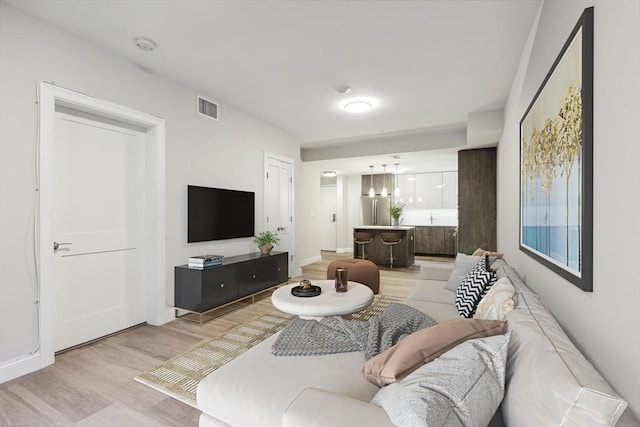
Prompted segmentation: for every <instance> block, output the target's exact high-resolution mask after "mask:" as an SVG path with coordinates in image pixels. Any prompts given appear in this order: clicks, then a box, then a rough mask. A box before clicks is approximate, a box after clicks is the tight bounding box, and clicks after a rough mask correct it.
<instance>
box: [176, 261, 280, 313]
mask: <svg viewBox="0 0 640 427" xmlns="http://www.w3.org/2000/svg"><path fill="white" fill-rule="evenodd" d="M288 257H289V253H288V252H272V253H271V255H267V256H261V255H260V253H258V252H256V253H251V254H244V255H238V256H232V257H225V259H224V261H223V263H222V265H217V266H214V267H208V268H205V269H203V270H199V269H196V268H189V267H188V266H187V265H186V264H185V265H179V266H176V267H175V284H174V289H175V308H176V309H181V310H186V311H189V312H191V313H195V314H197V315H199V316H198V317H199V323H200V324H202V323H203V315H204V314H206V313H207V312H209V311H211V310H215V309H216V308H220V307H222V306H225V305H227V304H230V303H232V302H235V301H238V300H241V299H244V298H247V297H253V296H254V295H255V294H257V293H259V292H262V291H265V290H267V289H269V288H272V287H274V286H276V285H279V284H281V283H285V282H286V281H287V279H288V278H289V272H288V266H289V263H288ZM176 312H177V310H176Z"/></svg>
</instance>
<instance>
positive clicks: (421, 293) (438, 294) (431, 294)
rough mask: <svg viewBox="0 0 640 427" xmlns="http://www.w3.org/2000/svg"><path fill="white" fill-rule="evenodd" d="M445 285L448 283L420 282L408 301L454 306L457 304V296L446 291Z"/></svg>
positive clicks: (414, 287) (435, 281) (410, 293)
mask: <svg viewBox="0 0 640 427" xmlns="http://www.w3.org/2000/svg"><path fill="white" fill-rule="evenodd" d="M445 284H446V282H442V281H437V280H419V281H418V283H416V284H415V285H414V286H413V289H411V292H409V295H407V299H408V300H420V301H432V302H440V303H443V304H451V305H453V304H455V294H452V293H451V292H449V291H447V290H445V289H444V285H445Z"/></svg>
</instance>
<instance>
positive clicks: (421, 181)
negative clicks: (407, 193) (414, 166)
mask: <svg viewBox="0 0 640 427" xmlns="http://www.w3.org/2000/svg"><path fill="white" fill-rule="evenodd" d="M415 177H416V180H415V181H414V184H415V203H414V205H415V208H416V209H427V186H428V183H427V174H426V173H417V174H416V175H415Z"/></svg>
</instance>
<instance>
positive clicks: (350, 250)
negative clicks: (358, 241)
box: [336, 247, 353, 254]
mask: <svg viewBox="0 0 640 427" xmlns="http://www.w3.org/2000/svg"><path fill="white" fill-rule="evenodd" d="M336 253H337V254H348V253H353V248H352V247H348V248H338V249H336Z"/></svg>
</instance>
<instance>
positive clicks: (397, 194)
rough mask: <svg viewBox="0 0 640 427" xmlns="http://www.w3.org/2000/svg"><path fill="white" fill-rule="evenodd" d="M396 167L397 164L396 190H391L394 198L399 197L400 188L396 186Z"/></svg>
mask: <svg viewBox="0 0 640 427" xmlns="http://www.w3.org/2000/svg"><path fill="white" fill-rule="evenodd" d="M398 165H399V163H396V188H395V189H394V190H393V195H394V196H396V197H398V196H400V186H399V185H398Z"/></svg>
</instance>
